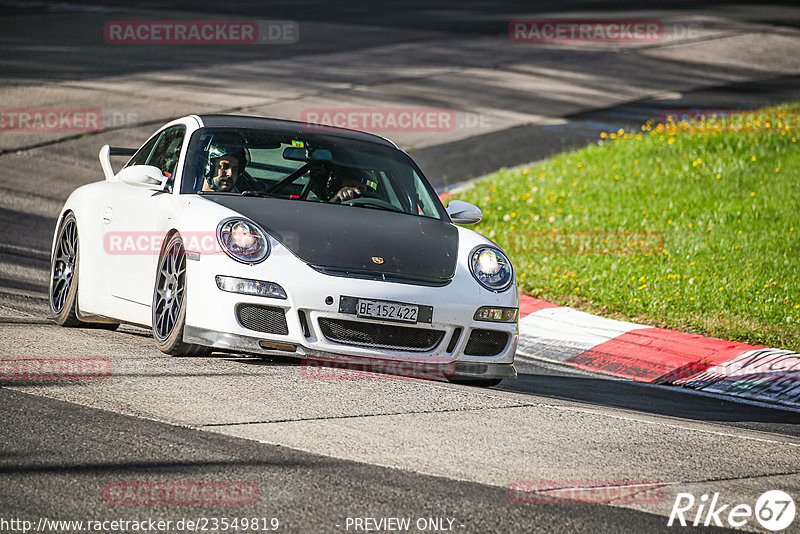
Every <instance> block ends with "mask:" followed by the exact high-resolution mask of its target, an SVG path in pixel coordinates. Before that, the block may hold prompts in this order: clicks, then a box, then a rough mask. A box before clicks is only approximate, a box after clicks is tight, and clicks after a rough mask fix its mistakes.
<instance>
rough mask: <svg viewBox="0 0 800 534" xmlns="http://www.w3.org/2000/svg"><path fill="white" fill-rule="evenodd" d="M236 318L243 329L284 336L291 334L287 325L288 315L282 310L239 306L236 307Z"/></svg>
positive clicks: (270, 307)
mask: <svg viewBox="0 0 800 534" xmlns="http://www.w3.org/2000/svg"><path fill="white" fill-rule="evenodd" d="M236 318H237V319H238V320H239V324H241V325H242V326H243V327H245V328H248V329H250V330H255V331H256V332H263V333H265V334H279V335H282V336H285V335H286V334H288V333H289V327H288V326H287V325H286V313H285V312H284V311H283V309H282V308H274V307H272V306H257V305H255V304H238V305H237V306H236Z"/></svg>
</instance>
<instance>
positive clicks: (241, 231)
mask: <svg viewBox="0 0 800 534" xmlns="http://www.w3.org/2000/svg"><path fill="white" fill-rule="evenodd" d="M217 240H218V241H219V244H220V246H221V247H222V250H224V251H225V252H226V253H227V254H228V256H230V257H231V258H233V259H235V260H236V261H240V262H242V263H258V262H260V261H264V259H266V257H267V256H269V241H267V237H266V236H265V235H264V232H263V231H262V230H261V228H259V227H258V226H256V225H255V224H253V223H251V222H250V221H247V220H245V219H226V220H224V221H222V222H221V223H219V226H217Z"/></svg>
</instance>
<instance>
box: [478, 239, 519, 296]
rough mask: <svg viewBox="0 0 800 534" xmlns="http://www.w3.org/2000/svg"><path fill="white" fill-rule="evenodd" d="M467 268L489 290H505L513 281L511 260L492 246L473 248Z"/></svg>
mask: <svg viewBox="0 0 800 534" xmlns="http://www.w3.org/2000/svg"><path fill="white" fill-rule="evenodd" d="M469 269H470V271H472V276H474V277H475V280H477V281H478V282H479V283H480V284H481V285H482V286H483V287H485V288H486V289H488V290H490V291H496V292H498V293H499V292H500V291H505V290H506V289H508V287H509V286H510V285H511V282H513V281H514V269H513V268H512V267H511V260H509V259H508V257H507V256H506V255H505V254H503V252H501V251H500V250H499V249H496V248H494V247H488V246H482V247H478V248H476V249H475V250H473V251H472V254H470V258H469Z"/></svg>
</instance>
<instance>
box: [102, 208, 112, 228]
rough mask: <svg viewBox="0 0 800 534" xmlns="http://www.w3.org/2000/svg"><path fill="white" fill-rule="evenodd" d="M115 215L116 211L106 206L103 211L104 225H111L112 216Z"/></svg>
mask: <svg viewBox="0 0 800 534" xmlns="http://www.w3.org/2000/svg"><path fill="white" fill-rule="evenodd" d="M113 213H114V210H113V209H111V206H106V207H105V208H104V209H103V224H110V223H111V215H112V214H113Z"/></svg>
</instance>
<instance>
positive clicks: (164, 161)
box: [147, 126, 186, 176]
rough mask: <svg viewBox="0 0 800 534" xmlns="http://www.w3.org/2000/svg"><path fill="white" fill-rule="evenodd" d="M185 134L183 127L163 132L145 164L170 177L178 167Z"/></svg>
mask: <svg viewBox="0 0 800 534" xmlns="http://www.w3.org/2000/svg"><path fill="white" fill-rule="evenodd" d="M185 133H186V127H185V126H173V127H172V128H167V129H166V130H164V132H163V133H162V134H161V136H160V137H159V138H158V143H157V144H156V147H155V150H153V153H152V154H151V155H150V158H149V159H148V161H147V164H148V165H152V166H154V167H158V168H159V169H161V172H163V173H164V175H165V176H172V174H173V173H174V172H175V167H177V165H178V158H179V157H180V155H181V145H183V136H184V134H185Z"/></svg>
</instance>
